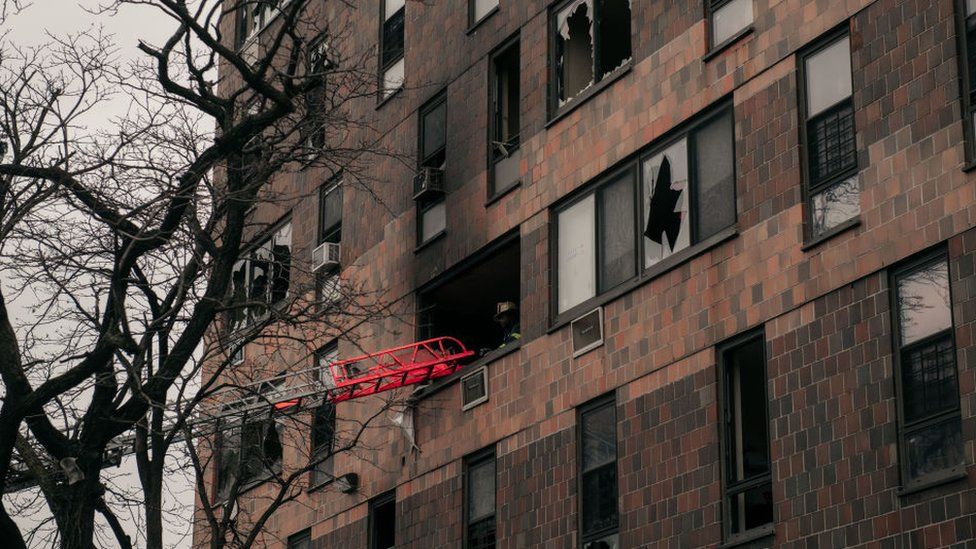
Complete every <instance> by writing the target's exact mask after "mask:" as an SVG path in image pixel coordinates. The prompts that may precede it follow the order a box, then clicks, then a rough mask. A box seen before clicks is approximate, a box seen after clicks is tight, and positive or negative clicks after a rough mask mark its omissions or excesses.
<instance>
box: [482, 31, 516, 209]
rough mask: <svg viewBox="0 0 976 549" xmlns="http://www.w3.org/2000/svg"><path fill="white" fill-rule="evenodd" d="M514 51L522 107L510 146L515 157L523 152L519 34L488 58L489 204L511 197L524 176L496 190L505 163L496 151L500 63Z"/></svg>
mask: <svg viewBox="0 0 976 549" xmlns="http://www.w3.org/2000/svg"><path fill="white" fill-rule="evenodd" d="M513 50H514V52H515V56H516V61H517V63H518V70H517V71H516V72H517V78H518V105H516V110H517V112H518V118H519V120H518V124H519V131H518V132H517V133H516V134H515V136H514V137H513V138H511V139H509V141H508V143H513V142H514V145H512V147H513V148H512V149H511V151H510V154H509V156H511V153H514V152H516V151H520V150H521V148H522V44H521V33H520V32H518V31H516V33H515V34H514V35H512V36H510V37H509V38H507V39H506V40H505V41H504V42H502V43H501V45H499V46H498V47H497V48H495V50H494V51H492V53H491V54H490V55H489V56H488V184H487V187H488V189H487V191H488V192H487V195H488V196H487V200H488V203H491V202H492V201H494V200H495V199H497V198H500V197H501V196H503V195H505V194H507V193H508V192H509V191H511V190H512V189H514V188H516V187H518V186H519V185H520V184H521V183H522V181H521V174H519V175H520V176H519V177H517V178H516V179H515V181H513V182H512V183H510V184H509V185H508V186H506V187H504V188H501V189H498V188H496V187H495V165H496V164H498V163H499V162H501V161H502V158H499V157H497V155H496V151H495V141H496V139H495V137H496V136H497V134H498V128H499V122H498V107H497V105H498V97H499V89H498V72H499V71H498V70H497V68H498V62H499V61H500V60H501V59H503V58H504V57H505V56H506V55H509V54H511V52H512V51H513Z"/></svg>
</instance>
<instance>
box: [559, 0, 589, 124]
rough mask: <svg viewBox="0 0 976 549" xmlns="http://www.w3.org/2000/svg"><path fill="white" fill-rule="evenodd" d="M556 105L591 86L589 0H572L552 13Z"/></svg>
mask: <svg viewBox="0 0 976 549" xmlns="http://www.w3.org/2000/svg"><path fill="white" fill-rule="evenodd" d="M556 75H557V76H556V78H557V84H556V85H557V90H558V100H559V106H562V105H564V104H565V103H566V102H567V101H569V100H570V99H572V98H574V97H576V96H577V95H579V94H580V92H582V91H583V90H585V89H586V88H588V87H590V86H591V85H593V81H594V74H593V0H576V1H575V2H572V3H571V4H569V5H568V6H566V7H565V8H563V9H562V10H560V11H559V13H558V14H556Z"/></svg>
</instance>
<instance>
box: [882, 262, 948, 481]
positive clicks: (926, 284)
mask: <svg viewBox="0 0 976 549" xmlns="http://www.w3.org/2000/svg"><path fill="white" fill-rule="evenodd" d="M892 288H893V289H894V292H895V296H894V298H895V304H894V305H895V306H894V309H895V314H896V319H895V331H896V336H895V343H896V345H895V348H896V349H897V351H896V357H895V358H896V363H897V364H898V372H897V373H896V376H895V377H896V380H897V386H898V388H899V395H898V396H899V402H900V404H901V406H899V416H900V423H901V429H900V438H901V444H900V446H901V462H902V477H903V482H904V484H905V485H907V486H912V485H918V484H923V483H925V482H927V481H930V480H937V479H939V478H941V477H944V476H946V475H951V474H953V473H959V472H961V471H963V462H964V454H963V444H962V432H961V428H962V426H961V423H962V420H961V413H960V407H959V381H958V375H957V372H956V356H955V355H956V345H955V339H954V337H953V330H952V301H951V297H950V291H949V265H948V262H947V260H946V257H945V255H944V254H943V253H938V254H934V255H929V256H926V257H923V258H921V259H920V260H916V261H914V262H912V263H911V264H909V265H906V266H905V267H902V268H900V269H897V270H896V271H895V272H894V274H893V284H892Z"/></svg>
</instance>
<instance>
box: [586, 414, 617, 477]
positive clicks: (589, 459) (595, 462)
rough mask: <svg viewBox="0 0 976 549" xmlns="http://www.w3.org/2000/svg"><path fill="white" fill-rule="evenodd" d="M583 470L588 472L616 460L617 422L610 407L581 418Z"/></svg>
mask: <svg viewBox="0 0 976 549" xmlns="http://www.w3.org/2000/svg"><path fill="white" fill-rule="evenodd" d="M582 422H583V425H582V428H583V432H582V442H583V470H584V471H590V470H592V469H595V468H597V467H599V466H601V465H604V464H606V463H610V462H613V461H615V460H616V459H617V422H616V415H615V411H614V409H613V406H612V405H608V406H602V407H600V408H598V409H596V410H593V411H591V412H586V413H584V414H583V416H582Z"/></svg>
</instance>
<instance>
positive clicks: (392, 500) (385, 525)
mask: <svg viewBox="0 0 976 549" xmlns="http://www.w3.org/2000/svg"><path fill="white" fill-rule="evenodd" d="M395 545H396V492H394V491H392V490H391V491H389V492H387V493H385V494H382V495H379V496H377V497H376V498H374V499H373V500H372V501H370V502H369V548H370V549H388V548H389V547H393V546H395Z"/></svg>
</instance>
